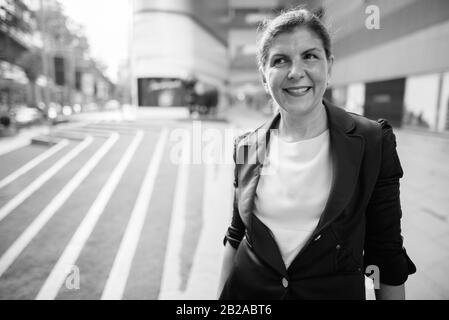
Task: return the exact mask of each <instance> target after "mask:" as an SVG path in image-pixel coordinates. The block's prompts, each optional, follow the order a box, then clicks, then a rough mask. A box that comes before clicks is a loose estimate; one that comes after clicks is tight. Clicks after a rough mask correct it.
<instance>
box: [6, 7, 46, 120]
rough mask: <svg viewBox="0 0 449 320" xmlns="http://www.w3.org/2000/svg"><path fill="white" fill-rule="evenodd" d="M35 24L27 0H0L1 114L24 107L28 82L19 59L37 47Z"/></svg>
mask: <svg viewBox="0 0 449 320" xmlns="http://www.w3.org/2000/svg"><path fill="white" fill-rule="evenodd" d="M36 23H37V22H36V18H35V15H34V14H33V11H32V10H31V9H30V7H29V1H22V0H0V112H7V111H9V109H10V108H11V106H12V105H24V104H26V100H27V96H26V93H27V88H26V84H27V82H28V80H27V77H26V74H25V71H24V69H23V68H22V67H21V66H20V64H19V58H20V57H21V56H22V55H23V54H24V53H25V52H27V51H28V50H30V48H32V47H33V46H35V45H38V41H36V40H37V39H36V37H34V32H33V30H34V29H35V27H36Z"/></svg>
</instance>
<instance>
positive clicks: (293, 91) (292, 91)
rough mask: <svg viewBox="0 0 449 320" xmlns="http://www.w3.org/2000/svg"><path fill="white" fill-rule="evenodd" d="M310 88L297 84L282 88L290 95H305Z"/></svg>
mask: <svg viewBox="0 0 449 320" xmlns="http://www.w3.org/2000/svg"><path fill="white" fill-rule="evenodd" d="M310 89H312V87H311V86H298V87H288V88H284V89H282V90H283V91H284V92H286V93H287V94H289V95H291V96H294V97H302V96H304V95H306V94H307V93H308V92H309V91H310Z"/></svg>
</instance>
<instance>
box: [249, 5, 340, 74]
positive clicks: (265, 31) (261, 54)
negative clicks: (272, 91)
mask: <svg viewBox="0 0 449 320" xmlns="http://www.w3.org/2000/svg"><path fill="white" fill-rule="evenodd" d="M298 27H306V28H308V29H309V30H310V31H312V32H314V33H315V34H316V35H317V36H318V37H319V38H320V39H321V41H322V43H323V48H324V51H325V53H326V58H327V59H330V57H331V56H332V45H331V37H330V34H329V31H328V30H327V28H326V27H325V26H324V24H323V23H322V22H321V20H320V17H319V16H318V15H316V14H314V13H312V12H311V11H309V10H307V9H305V8H304V7H303V6H300V7H295V8H292V9H289V10H287V11H283V12H281V13H280V14H279V15H278V16H277V17H275V18H273V19H265V20H264V21H263V22H262V23H261V24H260V25H259V27H258V29H257V33H258V35H259V37H258V41H257V45H258V46H257V47H258V48H257V64H258V66H259V68H263V67H264V66H265V63H266V62H267V58H268V51H269V49H270V47H271V45H272V43H273V40H274V38H276V37H277V36H278V35H279V34H281V33H290V32H292V31H293V30H294V29H296V28H298Z"/></svg>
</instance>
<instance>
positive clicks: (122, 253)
mask: <svg viewBox="0 0 449 320" xmlns="http://www.w3.org/2000/svg"><path fill="white" fill-rule="evenodd" d="M167 136H168V130H167V129H166V128H164V129H163V130H162V132H161V134H160V136H159V139H158V142H157V145H156V148H155V152H154V154H153V157H152V159H151V161H150V163H149V166H148V169H147V173H146V175H145V178H144V181H143V183H142V186H141V188H140V191H139V195H138V196H137V200H136V204H135V205H134V208H133V211H132V213H131V217H130V220H129V222H128V225H127V227H126V231H125V234H124V236H123V239H122V242H121V243H120V247H119V250H118V253H117V255H116V257H115V259H114V263H113V265H112V268H111V272H110V273H109V277H108V280H107V282H106V285H105V288H104V290H103V293H102V296H101V299H102V300H120V299H121V298H122V297H123V292H124V290H125V286H126V282H127V280H128V276H129V271H130V269H131V264H132V260H133V258H134V254H135V252H136V248H137V244H138V242H139V238H140V234H141V232H142V227H143V223H144V222H145V217H146V214H147V211H148V206H149V203H150V200H151V196H152V193H153V188H154V184H155V181H156V176H157V172H158V170H159V166H160V162H161V159H162V156H163V151H164V147H165V144H166V141H167Z"/></svg>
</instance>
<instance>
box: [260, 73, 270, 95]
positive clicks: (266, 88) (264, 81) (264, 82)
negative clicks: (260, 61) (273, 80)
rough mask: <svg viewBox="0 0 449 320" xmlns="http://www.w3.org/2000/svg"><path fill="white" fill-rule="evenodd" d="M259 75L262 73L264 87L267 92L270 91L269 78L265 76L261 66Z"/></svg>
mask: <svg viewBox="0 0 449 320" xmlns="http://www.w3.org/2000/svg"><path fill="white" fill-rule="evenodd" d="M259 75H260V79H261V81H262V85H263V88H264V89H265V92H266V93H270V90H268V83H267V78H266V77H265V74H264V73H263V70H262V69H260V68H259Z"/></svg>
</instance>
